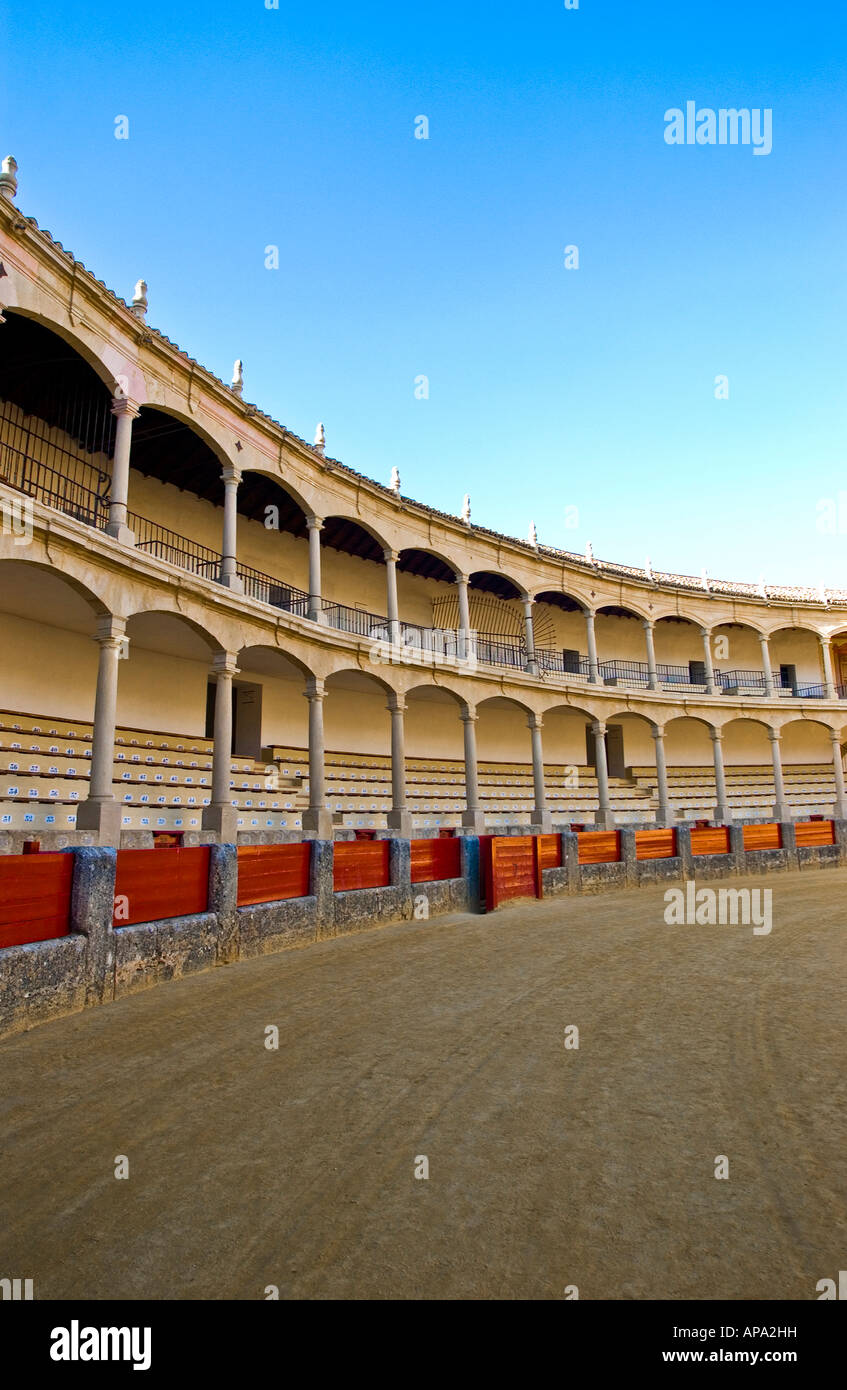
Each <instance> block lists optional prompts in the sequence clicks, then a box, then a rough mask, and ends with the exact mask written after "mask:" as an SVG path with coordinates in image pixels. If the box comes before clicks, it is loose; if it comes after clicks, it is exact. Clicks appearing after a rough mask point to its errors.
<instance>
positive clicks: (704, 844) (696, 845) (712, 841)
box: [691, 825, 729, 854]
mask: <svg viewBox="0 0 847 1390" xmlns="http://www.w3.org/2000/svg"><path fill="white" fill-rule="evenodd" d="M691 853H692V854H729V826H727V825H713V826H709V827H708V828H707V829H705V830H692V832H691Z"/></svg>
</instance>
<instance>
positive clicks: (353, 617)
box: [323, 601, 389, 642]
mask: <svg viewBox="0 0 847 1390" xmlns="http://www.w3.org/2000/svg"><path fill="white" fill-rule="evenodd" d="M323 612H324V615H325V617H326V621H327V623H328V624H329V626H330V627H334V628H337V629H338V631H339V632H352V633H354V634H355V635H356V636H358V637H373V638H374V639H375V640H377V641H384V642H387V641H388V640H389V627H388V619H387V618H385V617H383V616H382V615H381V614H380V613H367V612H366V611H365V610H364V609H362V608H350V607H348V605H347V604H346V603H332V602H329V601H325V602H324V604H323Z"/></svg>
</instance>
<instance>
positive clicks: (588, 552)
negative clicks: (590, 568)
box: [585, 541, 596, 565]
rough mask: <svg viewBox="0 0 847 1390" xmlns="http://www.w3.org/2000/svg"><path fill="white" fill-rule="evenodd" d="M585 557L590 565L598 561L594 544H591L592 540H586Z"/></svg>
mask: <svg viewBox="0 0 847 1390" xmlns="http://www.w3.org/2000/svg"><path fill="white" fill-rule="evenodd" d="M585 559H586V563H587V564H589V565H593V564H595V563H596V561H595V559H594V546H593V545H592V544H591V542H590V541H586V542H585Z"/></svg>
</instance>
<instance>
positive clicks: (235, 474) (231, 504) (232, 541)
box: [221, 463, 244, 594]
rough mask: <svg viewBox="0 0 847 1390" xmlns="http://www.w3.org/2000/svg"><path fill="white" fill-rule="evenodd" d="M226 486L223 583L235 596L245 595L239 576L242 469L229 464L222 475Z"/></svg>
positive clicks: (222, 552) (222, 551) (222, 558)
mask: <svg viewBox="0 0 847 1390" xmlns="http://www.w3.org/2000/svg"><path fill="white" fill-rule="evenodd" d="M221 477H222V478H223V485H224V534H223V545H222V547H221V583H222V584H223V585H225V586H226V588H227V589H231V590H232V592H233V593H234V594H243V593H244V581H243V580H242V579H240V578H239V576H238V556H237V548H238V547H237V540H236V537H237V532H238V484H239V483H240V482H241V469H240V468H236V467H235V465H234V464H231V463H230V464H227V466H226V468H224V470H223V473H222V474H221Z"/></svg>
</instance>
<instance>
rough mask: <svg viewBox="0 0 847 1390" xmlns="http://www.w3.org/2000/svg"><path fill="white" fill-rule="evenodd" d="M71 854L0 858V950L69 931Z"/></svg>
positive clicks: (72, 868)
mask: <svg viewBox="0 0 847 1390" xmlns="http://www.w3.org/2000/svg"><path fill="white" fill-rule="evenodd" d="M73 876H74V857H73V855H72V854H2V855H0V949H2V948H3V947H5V946H25V945H26V944H27V942H30V941H52V940H53V939H54V938H55V937H59V936H67V935H68V932H69V931H70V914H71V884H72V882H73Z"/></svg>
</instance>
